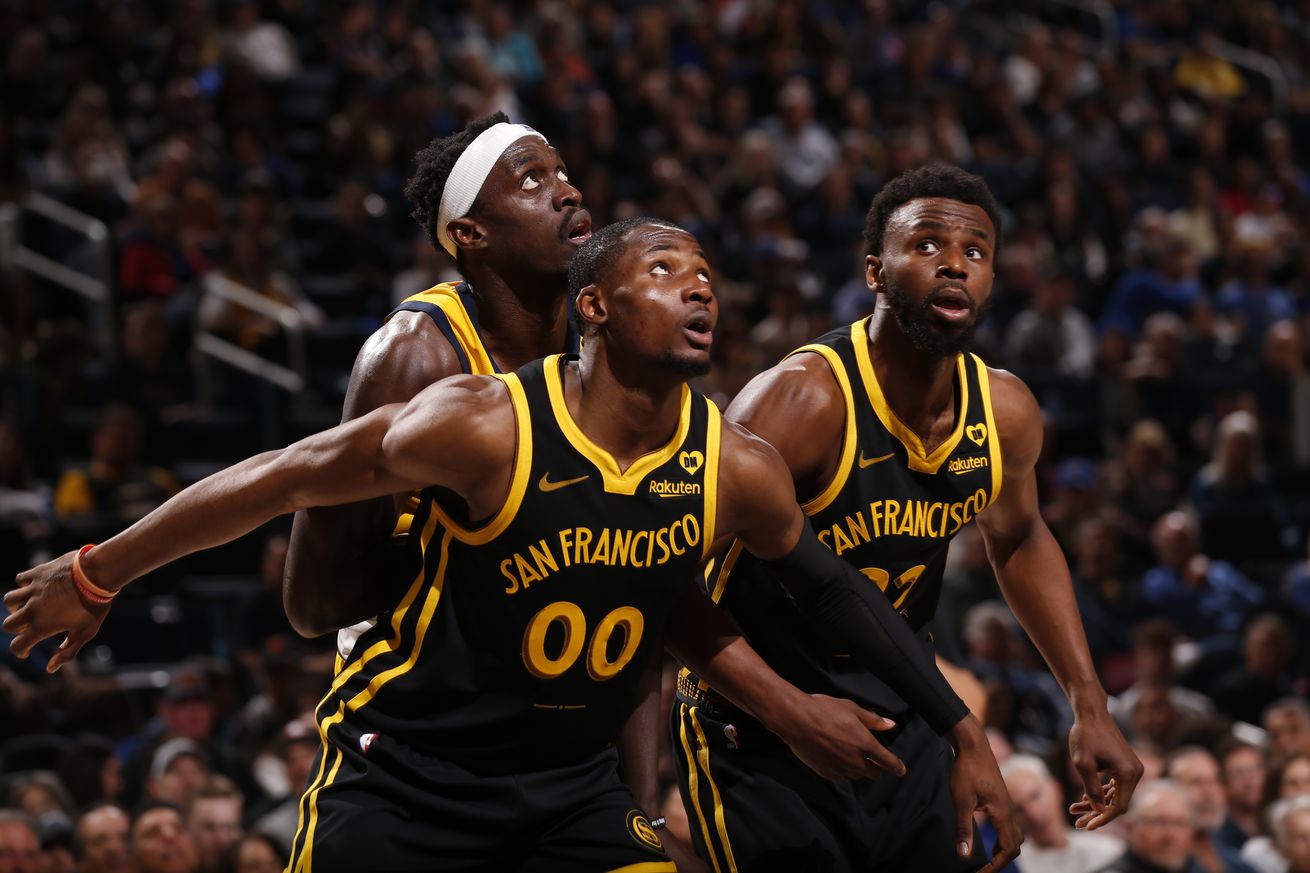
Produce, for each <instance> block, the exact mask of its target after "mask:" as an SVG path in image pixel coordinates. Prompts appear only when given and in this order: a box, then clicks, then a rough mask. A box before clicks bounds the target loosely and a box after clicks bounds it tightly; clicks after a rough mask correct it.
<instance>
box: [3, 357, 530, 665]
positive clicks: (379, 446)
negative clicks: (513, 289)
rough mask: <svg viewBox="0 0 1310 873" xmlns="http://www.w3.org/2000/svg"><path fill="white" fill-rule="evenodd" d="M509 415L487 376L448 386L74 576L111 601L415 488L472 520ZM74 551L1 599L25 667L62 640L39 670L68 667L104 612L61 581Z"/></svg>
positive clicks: (251, 471)
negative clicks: (424, 487)
mask: <svg viewBox="0 0 1310 873" xmlns="http://www.w3.org/2000/svg"><path fill="white" fill-rule="evenodd" d="M514 430H515V420H514V410H513V406H512V404H511V402H510V400H509V395H508V392H507V391H506V389H505V387H504V386H503V385H502V384H501V383H500V382H499V381H497V380H495V379H491V378H488V377H476V376H458V377H454V378H452V379H447V380H444V381H442V382H441V383H439V384H437V385H433V386H431V387H430V388H428V389H426V390H425V391H424V392H423V393H421V394H420V395H419V396H418V397H416V398H414V400H413V401H411V402H410V403H408V404H406V405H404V406H401V405H399V404H392V405H390V406H384V407H382V408H381V409H377V410H374V411H373V412H371V413H369V414H368V415H365V416H363V417H361V418H358V419H355V420H354V421H351V422H347V423H346V424H343V425H338V426H337V427H335V428H332V429H330V430H327V431H323V432H322V433H318V434H315V435H313V436H311V437H307V438H305V439H303V440H301V441H299V442H297V443H294V444H292V445H290V446H288V447H287V448H285V449H279V450H277V451H272V452H265V453H263V454H261V455H256V456H255V457H253V458H250V459H248V460H245V461H242V462H241V463H239V464H236V465H234V466H232V467H229V468H227V469H226V470H222V471H220V472H218V473H215V474H214V475H212V476H209V477H207V478H205V479H202V480H201V481H200V482H197V483H196V484H195V485H192V486H191V487H190V488H187V489H186V490H185V491H183V492H181V493H180V494H178V495H177V496H175V497H173V498H172V499H171V500H169V501H167V502H166V503H165V504H164V505H163V506H161V507H159V508H158V509H156V510H154V511H153V512H151V513H150V514H149V515H147V516H146V517H145V518H143V519H141V520H140V521H138V522H137V523H136V524H134V525H132V527H130V528H128V529H127V530H125V531H123V532H122V533H120V534H118V535H117V536H114V537H111V538H110V539H108V540H106V541H105V542H103V543H101V544H100V545H98V546H96V548H95V549H93V550H91V551H90V552H88V553H87V554H86V557H85V558H84V559H83V561H82V565H83V568H84V570H85V572H86V574H87V575H88V576H89V577H90V579H92V580H93V581H94V583H95V584H96V585H98V586H100V587H101V588H105V589H108V590H110V591H118V590H119V589H121V588H122V587H123V586H125V585H127V584H128V583H130V582H131V581H132V580H134V579H136V578H138V577H140V576H142V575H144V574H145V573H148V572H150V571H151V570H153V569H155V568H157V567H160V566H162V565H164V564H166V563H168V562H170V561H174V560H176V559H178V558H180V557H182V556H183V555H188V554H191V553H193V552H197V551H200V550H202V549H207V548H212V547H213V546H216V545H219V544H221V543H225V542H229V541H230V540H233V539H235V538H236V537H238V536H241V535H243V534H246V533H249V532H250V531H252V530H254V529H255V528H257V527H259V526H260V525H261V524H264V523H265V522H267V521H269V520H270V519H272V518H276V517H277V516H279V515H282V514H285V513H288V512H295V511H296V510H299V509H304V508H306V507H309V506H321V505H334V504H342V503H351V502H357V501H360V500H367V499H371V498H377V497H383V496H385V495H388V494H396V493H400V492H404V491H408V490H411V489H413V488H416V487H418V486H419V485H421V484H423V483H427V484H437V485H442V486H444V487H447V488H450V489H451V490H452V491H454V492H455V493H457V494H459V495H461V496H462V497H464V499H465V500H466V501H467V502H468V505H469V509H470V511H471V512H474V513H482V514H483V515H490V514H491V513H492V512H494V511H495V510H496V508H498V507H499V506H500V505H501V504H503V502H504V498H505V495H506V493H507V492H508V490H509V478H510V471H511V467H512V464H513V459H514V440H513V439H507V438H506V435H507V434H513V433H514ZM75 554H76V552H69V553H68V554H65V555H62V556H61V557H59V558H56V559H55V560H53V561H49V562H47V563H45V564H42V565H41V566H39V567H35V568H33V569H31V570H28V571H27V572H25V573H21V574H19V576H18V580H17V581H18V587H17V588H15V589H14V590H12V591H10V592H8V593H7V594H6V595H5V597H4V603H5V607H6V608H7V609H8V610H9V612H10V615H9V617H8V618H7V619H5V621H4V629H5V630H6V631H8V632H9V633H12V634H14V639H13V641H12V642H11V643H10V650H11V651H13V652H14V654H15V655H17V656H18V657H20V658H25V657H27V656H28V654H29V653H30V652H31V650H32V647H33V646H34V645H36V644H37V643H39V642H40V641H41V640H43V639H46V638H48V637H52V636H55V635H57V634H60V633H63V634H65V635H66V636H65V638H64V640H63V642H62V644H61V645H60V647H59V650H58V651H57V652H56V653H55V654H54V655H53V656H52V657H51V659H50V661H49V663H48V664H47V668H46V669H47V670H48V671H49V672H54V671H55V670H57V669H59V667H60V665H62V664H63V663H65V662H67V661H69V660H71V659H72V658H74V657H75V656H76V655H77V652H78V651H79V650H80V649H81V648H82V646H83V645H85V644H86V642H87V641H88V640H90V639H91V638H92V637H93V636H95V634H96V632H97V631H98V630H99V629H100V625H101V623H102V622H103V621H104V619H105V616H106V615H107V614H108V612H109V607H108V605H97V604H91V603H88V602H86V601H85V600H83V598H82V597H81V596H80V595H79V594H78V592H77V590H76V588H75V587H74V585H73V584H72V580H71V567H72V563H73V557H74V555H75Z"/></svg>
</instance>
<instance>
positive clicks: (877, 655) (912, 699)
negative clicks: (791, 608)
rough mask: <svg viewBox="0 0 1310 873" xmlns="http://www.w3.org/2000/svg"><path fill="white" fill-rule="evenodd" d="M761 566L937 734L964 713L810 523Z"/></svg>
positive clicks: (872, 591) (904, 628)
mask: <svg viewBox="0 0 1310 873" xmlns="http://www.w3.org/2000/svg"><path fill="white" fill-rule="evenodd" d="M766 563H767V564H768V566H769V567H770V568H771V569H772V570H773V571H774V573H775V574H776V576H777V578H778V579H779V581H781V582H782V584H783V587H784V588H785V589H786V590H787V593H788V594H789V595H790V596H791V597H792V599H793V600H795V601H796V603H797V604H798V605H799V606H800V607H801V608H802V609H803V610H805V612H806V613H807V614H809V616H810V617H811V618H813V619H814V620H816V621H818V622H819V623H821V624H822V625H823V626H824V627H827V628H828V629H829V630H831V631H832V633H834V634H835V635H837V636H838V637H839V638H840V639H841V640H842V643H843V644H844V645H845V646H847V647H848V648H849V649H850V650H851V653H852V654H854V655H855V656H856V657H858V658H859V659H860V660H862V661H863V662H864V664H865V665H866V666H867V667H868V668H869V669H870V670H872V671H873V672H874V673H875V674H877V676H878V678H879V679H881V680H882V681H884V682H886V683H887V685H888V687H890V688H891V689H892V690H893V691H895V692H896V693H897V694H899V695H900V696H901V698H902V699H904V700H905V702H906V703H908V704H909V705H910V706H911V707H913V709H914V710H915V712H917V713H918V714H919V715H920V716H922V717H923V719H924V721H926V722H927V723H928V724H929V725H930V726H931V727H932V728H933V730H935V731H936V732H937V733H938V734H944V733H946V732H947V731H949V730H950V729H951V728H953V727H955V725H956V724H958V723H959V721H960V719H962V718H964V717H965V716H966V715H968V712H969V710H968V708H967V707H966V706H965V705H964V701H962V700H960V698H959V695H957V694H956V693H955V691H954V690H952V688H951V686H950V684H949V683H948V682H947V681H946V679H945V677H943V676H942V674H941V671H940V670H938V669H937V665H936V663H934V661H933V659H932V657H931V655H929V653H928V652H927V651H925V649H924V646H923V645H922V644H921V643H920V641H919V639H918V638H917V637H916V636H915V634H914V631H913V630H911V628H910V626H909V624H908V623H906V621H905V619H904V618H902V617H901V615H900V614H899V613H898V612H896V610H895V609H893V608H892V605H891V603H889V602H888V601H887V597H886V596H885V595H884V594H883V593H882V592H881V591H879V590H878V589H877V588H876V587H874V585H873V584H872V583H870V582H869V580H868V579H866V578H865V577H864V576H863V575H862V574H861V573H860V572H859V571H858V570H856V569H855V568H854V567H852V566H851V565H850V564H847V563H846V562H845V561H843V560H842V559H841V558H838V557H837V556H836V555H834V554H833V553H832V552H831V551H829V550H828V549H826V548H824V546H823V544H822V543H820V542H819V539H818V537H816V536H815V535H814V531H813V530H811V529H810V527H809V525H806V526H805V529H804V530H803V531H802V533H801V538H800V541H799V542H797V543H796V547H795V548H794V549H792V550H791V552H790V553H789V554H787V555H785V556H784V557H781V558H777V559H775V560H772V561H768V562H766Z"/></svg>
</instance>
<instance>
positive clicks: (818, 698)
mask: <svg viewBox="0 0 1310 873" xmlns="http://www.w3.org/2000/svg"><path fill="white" fill-rule="evenodd" d="M792 715H793V716H794V720H793V722H792V724H790V725H789V726H788V729H787V730H785V731H778V732H777V733H778V736H780V737H782V740H783V742H785V743H786V744H787V745H788V747H790V748H791V750H792V752H793V753H795V755H796V757H797V758H800V759H801V761H802V762H803V763H804V764H805V766H807V767H809V768H810V769H811V770H813V771H814V772H815V773H818V774H819V775H820V776H822V777H823V778H825V779H833V780H836V779H869V778H872V777H875V776H877V775H878V774H880V773H882V772H883V771H886V772H888V773H891V774H893V775H896V776H904V775H905V764H904V762H902V761H901V759H900V758H898V757H896V756H895V755H893V754H892V753H891V752H890V751H888V750H887V748H886V747H885V746H884V745H883V744H882V743H880V742H878V740H877V738H876V737H875V736H874V735H873V732H874V731H885V730H890V729H892V728H894V727H896V723H895V722H894V721H892V720H891V719H889V718H883V717H882V716H881V715H878V714H877V713H875V712H869V711H868V710H867V709H861V708H860V707H859V706H856V705H855V704H854V703H852V702H851V701H849V700H843V699H839V698H836V697H829V696H828V695H826V694H811V695H809V701H808V702H807V703H806V704H805V705H804V706H801V707H797V708H796V709H794V710H793V712H792Z"/></svg>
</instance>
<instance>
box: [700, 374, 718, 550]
mask: <svg viewBox="0 0 1310 873" xmlns="http://www.w3.org/2000/svg"><path fill="white" fill-rule="evenodd" d="M705 405H706V406H707V407H708V408H709V410H708V411H709V419H708V421H707V422H706V428H705V505H704V511H705V524H704V525H703V526H702V527H703V529H704V531H705V551H704V553H703V554H702V556H701V560H705V558H708V557H709V556H710V548H711V547H712V546H713V545H714V525H715V523H716V522H717V521H718V518H719V447H720V445H721V444H722V439H723V421H722V417H721V416H720V415H719V407H717V406H715V405H714V401H712V400H710V399H709V398H708V397H706V398H705Z"/></svg>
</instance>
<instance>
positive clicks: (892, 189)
mask: <svg viewBox="0 0 1310 873" xmlns="http://www.w3.org/2000/svg"><path fill="white" fill-rule="evenodd" d="M924 197H942V198H945V199H947V200H958V201H959V202H961V203H968V204H970V205H971V206H977V207H978V208H979V209H981V210H982V211H983V212H986V213H987V217H988V218H990V219H991V220H992V228H993V230H995V232H996V239H995V241H994V242H993V243H992V254H993V257H995V255H996V254H997V253H999V252H1000V250H1001V208H1000V207H999V206H998V205H997V204H996V198H995V197H993V196H992V192H991V190H990V189H989V188H988V187H987V183H986V182H984V181H983V180H982V178H981V177H979V176H975V175H974V174H973V173H967V172H965V171H964V170H961V169H960V168H959V167H954V166H951V165H950V164H925V165H924V166H922V167H919V168H918V169H914V170H910V171H909V172H908V173H902V174H901V175H899V176H897V177H896V178H895V179H893V180H891V181H890V182H888V183H887V184H886V185H884V186H883V189H882V190H881V191H879V192H878V194H877V196H876V197H874V198H873V204H872V205H871V206H870V207H869V214H868V215H866V216H865V217H864V253H865V254H866V255H881V254H882V241H883V236H884V235H885V234H886V233H887V222H888V221H889V220H891V217H892V213H893V212H895V211H896V210H897V209H899V208H900V207H901V206H904V205H905V204H906V203H909V202H910V201H911V200H920V199H922V198H924Z"/></svg>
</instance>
